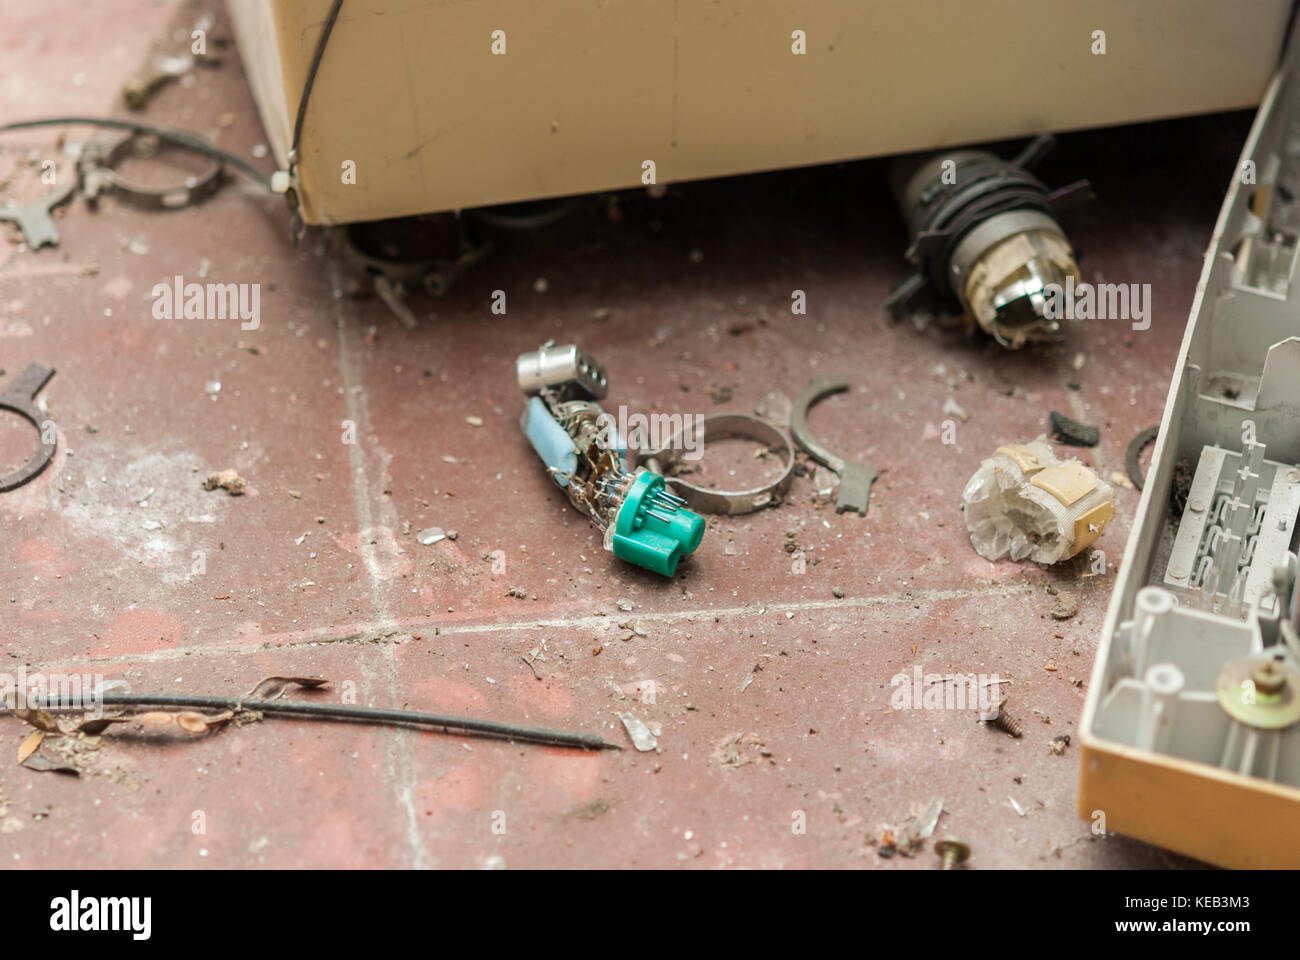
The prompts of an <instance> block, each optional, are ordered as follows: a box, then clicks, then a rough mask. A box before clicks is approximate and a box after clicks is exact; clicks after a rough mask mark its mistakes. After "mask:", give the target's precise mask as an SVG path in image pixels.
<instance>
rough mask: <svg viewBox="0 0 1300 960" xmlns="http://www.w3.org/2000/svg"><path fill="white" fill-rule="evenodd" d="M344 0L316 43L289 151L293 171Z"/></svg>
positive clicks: (337, 0)
mask: <svg viewBox="0 0 1300 960" xmlns="http://www.w3.org/2000/svg"><path fill="white" fill-rule="evenodd" d="M342 6H343V0H334V3H333V4H332V5H331V6H330V12H329V15H328V16H326V17H325V26H324V27H322V28H321V33H320V39H319V40H317V41H316V52H315V53H313V54H312V57H311V66H310V67H308V68H307V82H306V83H304V84H303V88H302V96H301V97H300V98H299V99H298V116H297V118H296V119H295V120H294V121H293V144H292V145H291V146H290V150H289V166H290V168H291V169H292V168H293V167H294V166H295V165H297V162H298V144H299V142H300V141H301V140H302V122H303V119H304V118H305V117H306V116H307V101H308V100H309V99H310V98H311V88H312V86H313V85H314V84H315V83H316V71H317V70H319V69H320V62H321V58H322V57H324V56H325V44H327V43H328V42H329V39H330V33H331V32H332V31H333V30H334V21H335V20H337V19H338V18H339V10H340V8H342Z"/></svg>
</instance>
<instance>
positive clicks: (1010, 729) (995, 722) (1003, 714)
mask: <svg viewBox="0 0 1300 960" xmlns="http://www.w3.org/2000/svg"><path fill="white" fill-rule="evenodd" d="M1006 705H1007V698H1006V697H1003V698H1002V699H1001V700H999V701H998V702H997V703H995V704H993V706H991V707H990V708H989V709H988V710H986V711H985V712H984V713H982V714H981V715H980V718H979V719H980V722H981V723H984V724H986V725H988V726H992V727H996V728H997V729H999V730H1001V731H1003V732H1004V733H1006V734H1007V736H1010V737H1016V738H1017V739H1019V737H1020V736H1021V735H1022V734H1023V733H1024V729H1023V728H1022V727H1021V725H1020V721H1019V720H1017V719H1015V718H1014V717H1012V716H1011V715H1009V714H1008V713H1007V711H1006Z"/></svg>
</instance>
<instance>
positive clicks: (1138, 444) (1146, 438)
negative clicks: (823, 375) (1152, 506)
mask: <svg viewBox="0 0 1300 960" xmlns="http://www.w3.org/2000/svg"><path fill="white" fill-rule="evenodd" d="M1159 435H1160V425H1159V424H1156V425H1155V426H1154V427H1147V428H1146V429H1145V430H1143V431H1142V432H1141V433H1139V434H1138V435H1137V436H1136V437H1134V438H1133V439H1132V440H1130V441H1129V444H1128V451H1127V452H1126V453H1125V454H1124V469H1125V470H1127V471H1128V478H1129V479H1130V480H1132V481H1133V486H1135V487H1137V488H1138V489H1139V490H1141V489H1142V484H1143V483H1145V482H1146V478H1145V477H1143V476H1142V462H1141V460H1139V459H1138V458H1139V457H1141V456H1142V451H1143V450H1145V449H1146V448H1147V447H1149V446H1150V445H1151V444H1152V443H1154V442H1155V439H1156V437H1157V436H1159Z"/></svg>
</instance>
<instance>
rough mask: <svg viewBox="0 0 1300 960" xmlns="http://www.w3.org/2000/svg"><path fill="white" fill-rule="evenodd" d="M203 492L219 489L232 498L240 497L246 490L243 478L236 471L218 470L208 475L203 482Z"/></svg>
mask: <svg viewBox="0 0 1300 960" xmlns="http://www.w3.org/2000/svg"><path fill="white" fill-rule="evenodd" d="M203 489H204V490H216V489H221V490H224V491H226V493H228V494H230V495H231V496H232V497H238V496H241V495H242V494H243V493H244V491H245V490H246V489H247V484H246V483H245V482H244V478H243V477H241V476H240V475H239V472H238V471H236V470H219V471H215V472H213V473H209V474H208V478H207V479H206V480H204V481H203Z"/></svg>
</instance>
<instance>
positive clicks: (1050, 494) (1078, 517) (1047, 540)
mask: <svg viewBox="0 0 1300 960" xmlns="http://www.w3.org/2000/svg"><path fill="white" fill-rule="evenodd" d="M962 511H963V513H965V515H966V529H967V530H969V531H970V542H971V546H973V547H974V548H975V552H976V553H978V554H979V555H980V556H981V557H984V558H985V559H986V560H1000V559H1001V558H1002V557H1005V556H1008V555H1010V557H1011V559H1012V560H1025V559H1029V560H1033V561H1034V562H1035V563H1042V564H1051V563H1057V562H1059V561H1061V560H1068V559H1069V558H1070V557H1073V556H1074V555H1075V554H1077V553H1079V552H1080V551H1081V550H1083V549H1084V548H1086V547H1088V546H1090V545H1091V544H1092V543H1093V541H1095V540H1096V539H1097V538H1098V537H1099V536H1101V533H1102V531H1103V530H1104V529H1105V527H1106V524H1107V523H1108V522H1109V521H1110V519H1111V518H1112V517H1113V516H1114V515H1115V491H1114V488H1113V487H1111V486H1110V484H1108V483H1106V482H1105V481H1104V480H1102V479H1101V478H1100V477H1098V476H1097V474H1096V473H1094V472H1093V471H1092V470H1090V469H1089V468H1088V467H1085V466H1084V465H1083V464H1082V463H1080V462H1079V461H1078V460H1076V459H1070V460H1059V459H1057V457H1056V455H1055V454H1054V453H1053V452H1052V448H1051V446H1050V445H1048V444H1047V443H1046V441H1045V440H1044V438H1043V437H1039V438H1038V439H1037V440H1033V441H1031V442H1029V443H1017V444H1008V445H1006V446H1003V447H999V448H998V449H997V451H996V452H995V453H994V454H993V456H991V457H989V458H988V459H986V460H985V461H984V462H983V463H981V464H980V468H979V469H978V470H976V471H975V474H974V476H972V477H971V478H970V480H969V481H967V483H966V488H965V490H963V491H962Z"/></svg>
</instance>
